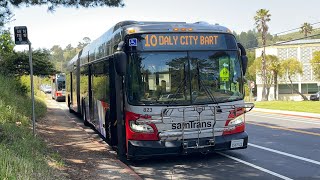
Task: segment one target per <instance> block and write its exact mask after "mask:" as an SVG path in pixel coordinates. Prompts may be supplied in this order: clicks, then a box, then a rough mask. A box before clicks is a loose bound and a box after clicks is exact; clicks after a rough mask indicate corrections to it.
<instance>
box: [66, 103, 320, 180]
mask: <svg viewBox="0 0 320 180" xmlns="http://www.w3.org/2000/svg"><path fill="white" fill-rule="evenodd" d="M64 106H65V105H64V104H63V105H61V106H60V107H62V108H61V109H64V111H65V107H64ZM72 119H73V120H74V121H76V123H79V122H80V121H79V120H75V119H74V118H72ZM80 123H81V122H80ZM82 128H84V129H86V130H85V131H87V132H88V129H89V128H87V127H83V126H82ZM246 131H247V132H248V134H249V145H248V148H247V149H242V150H230V151H223V152H217V153H213V154H191V155H186V156H166V157H155V158H149V159H145V160H138V161H128V162H127V166H128V167H130V168H131V169H132V170H133V171H134V172H135V173H136V174H137V175H139V176H140V177H141V178H142V179H240V180H241V179H246V180H247V179H286V180H290V179H308V180H309V179H320V114H315V113H299V112H292V111H279V110H268V109H260V108H254V110H252V111H251V112H249V113H247V114H246ZM90 134H91V133H90ZM96 141H101V140H99V138H98V139H96ZM106 146H107V145H106ZM107 149H108V148H107ZM119 164H121V163H119ZM119 168H120V169H121V168H123V165H121V166H119ZM136 178H137V176H136Z"/></svg>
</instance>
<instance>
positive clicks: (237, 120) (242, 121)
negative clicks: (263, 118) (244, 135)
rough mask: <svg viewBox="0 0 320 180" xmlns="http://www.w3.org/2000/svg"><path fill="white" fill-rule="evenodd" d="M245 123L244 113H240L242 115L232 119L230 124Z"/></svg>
mask: <svg viewBox="0 0 320 180" xmlns="http://www.w3.org/2000/svg"><path fill="white" fill-rule="evenodd" d="M243 123H244V115H240V116H238V117H236V118H234V119H232V120H231V121H230V122H229V124H228V126H238V125H240V124H243Z"/></svg>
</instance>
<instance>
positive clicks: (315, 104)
mask: <svg viewBox="0 0 320 180" xmlns="http://www.w3.org/2000/svg"><path fill="white" fill-rule="evenodd" d="M254 104H255V107H257V108H264V109H275V110H287V111H298V112H309V113H320V101H260V102H255V103H254Z"/></svg>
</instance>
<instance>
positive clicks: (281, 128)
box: [246, 121, 320, 136]
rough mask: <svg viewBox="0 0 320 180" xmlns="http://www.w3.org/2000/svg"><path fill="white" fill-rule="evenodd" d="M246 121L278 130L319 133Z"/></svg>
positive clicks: (317, 134) (310, 133)
mask: <svg viewBox="0 0 320 180" xmlns="http://www.w3.org/2000/svg"><path fill="white" fill-rule="evenodd" d="M246 123H247V124H252V125H256V126H263V127H267V128H272V129H280V130H286V131H292V132H297V133H302V134H309V135H314V136H320V133H315V132H308V131H302V130H297V129H291V128H285V127H277V126H271V125H265V124H260V123H253V122H248V121H247V122H246Z"/></svg>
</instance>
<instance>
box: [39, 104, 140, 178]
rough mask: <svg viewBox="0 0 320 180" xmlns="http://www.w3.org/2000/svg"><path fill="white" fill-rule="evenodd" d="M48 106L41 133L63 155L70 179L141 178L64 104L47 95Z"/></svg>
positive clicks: (67, 176)
mask: <svg viewBox="0 0 320 180" xmlns="http://www.w3.org/2000/svg"><path fill="white" fill-rule="evenodd" d="M47 106H48V112H47V116H46V118H45V119H44V120H42V122H38V123H37V126H38V127H37V128H38V135H40V136H41V137H42V138H43V139H44V140H45V141H46V142H47V144H48V146H49V148H50V149H52V150H54V151H55V152H57V153H58V154H59V155H60V156H61V158H62V160H63V162H64V168H63V169H64V170H63V171H64V172H65V174H66V178H67V179H81V180H82V179H83V180H90V179H92V180H96V179H126V180H127V179H128V180H136V179H141V178H140V177H139V176H138V175H137V174H136V173H135V172H134V171H133V170H131V169H130V168H129V167H128V166H127V165H126V164H124V163H122V162H121V161H120V160H118V159H117V157H116V155H115V154H114V153H112V150H111V149H110V147H109V146H108V145H107V144H106V143H105V142H104V141H103V140H102V139H101V138H100V137H99V136H98V135H97V134H96V133H95V132H94V131H93V130H92V129H90V128H88V127H84V126H83V123H82V122H81V121H79V119H78V118H76V117H75V116H74V115H72V114H69V113H68V112H67V111H68V110H67V108H66V106H65V105H64V104H59V103H57V102H55V101H53V100H48V99H47ZM64 106H65V107H64Z"/></svg>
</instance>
